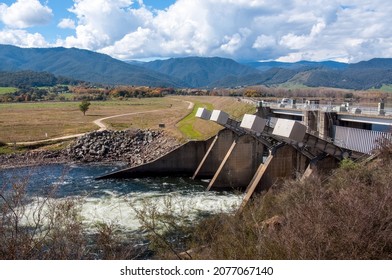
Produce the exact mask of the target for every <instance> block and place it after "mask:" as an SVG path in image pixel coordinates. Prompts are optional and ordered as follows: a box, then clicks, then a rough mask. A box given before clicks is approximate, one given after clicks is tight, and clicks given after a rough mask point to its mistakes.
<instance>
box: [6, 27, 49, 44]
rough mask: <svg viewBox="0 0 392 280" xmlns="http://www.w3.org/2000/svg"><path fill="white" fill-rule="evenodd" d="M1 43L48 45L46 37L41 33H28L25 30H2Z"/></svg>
mask: <svg viewBox="0 0 392 280" xmlns="http://www.w3.org/2000/svg"><path fill="white" fill-rule="evenodd" d="M0 44H5V45H14V46H19V47H26V48H32V47H48V46H49V45H48V44H47V42H46V40H45V38H44V37H43V36H42V35H41V34H39V33H34V34H32V33H28V32H27V31H25V30H2V31H0Z"/></svg>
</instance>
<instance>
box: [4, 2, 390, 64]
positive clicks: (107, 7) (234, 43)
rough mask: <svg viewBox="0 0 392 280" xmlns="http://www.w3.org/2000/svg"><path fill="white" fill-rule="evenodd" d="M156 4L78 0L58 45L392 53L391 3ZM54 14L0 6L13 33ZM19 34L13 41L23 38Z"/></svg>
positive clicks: (199, 51) (284, 53)
mask: <svg viewBox="0 0 392 280" xmlns="http://www.w3.org/2000/svg"><path fill="white" fill-rule="evenodd" d="M21 3H25V4H26V5H21ZM26 7H28V8H26ZM150 9H151V8H148V7H147V6H145V5H144V4H143V1H141V0H137V1H136V0H135V1H132V0H74V4H73V6H72V8H70V9H69V12H71V13H72V14H73V16H75V18H76V20H74V21H73V20H71V19H69V18H68V19H62V20H61V21H60V22H59V24H58V27H59V28H71V29H74V30H75V33H74V35H73V36H69V37H66V38H61V39H59V40H58V41H57V43H56V45H62V46H66V47H79V48H86V49H91V50H95V51H100V52H104V53H107V54H109V55H111V56H114V57H117V58H121V59H140V58H148V57H178V56H189V55H199V56H224V57H231V58H234V59H237V60H239V59H253V60H267V59H279V60H281V61H295V60H301V59H308V60H326V59H334V60H339V61H349V62H355V61H359V60H363V59H369V58H372V57H386V56H392V47H391V46H392V39H390V38H392V29H390V26H391V25H392V17H391V16H390V15H391V14H392V5H390V4H389V3H388V1H381V0H374V1H368V0H350V1H349V0H330V1H325V0H313V1H302V0H275V1H267V0H197V1H196V0H177V1H176V2H175V3H174V4H173V5H171V6H170V7H169V8H167V9H165V10H150ZM27 11H28V12H27ZM38 15H40V16H38ZM51 17H52V11H51V10H50V8H48V7H47V6H46V4H45V5H43V4H40V2H38V0H18V1H17V2H15V4H13V5H11V6H7V5H5V4H0V20H1V21H3V22H4V23H5V24H6V25H7V30H6V31H4V30H3V31H2V32H5V33H6V34H7V35H8V36H10V33H11V28H15V29H20V28H25V27H27V26H33V25H36V24H44V23H47V22H48V21H49V20H50V19H51ZM71 18H73V17H71ZM21 32H22V31H21V30H18V31H17V32H15V35H14V39H15V38H19V39H18V40H22V41H23V38H22V37H19V35H20V36H21V35H22V33H21ZM38 35H39V34H28V33H26V36H27V37H26V40H27V38H29V39H28V40H29V42H30V43H31V42H34V40H32V38H35V39H36V41H35V42H36V43H37V45H39V44H41V45H44V44H45V43H44V39H43V38H42V36H38ZM39 37H41V38H39ZM7 38H8V37H7ZM15 40H16V41H18V40H17V39H15ZM11 41H12V40H11ZM30 43H26V44H25V45H29V44H30Z"/></svg>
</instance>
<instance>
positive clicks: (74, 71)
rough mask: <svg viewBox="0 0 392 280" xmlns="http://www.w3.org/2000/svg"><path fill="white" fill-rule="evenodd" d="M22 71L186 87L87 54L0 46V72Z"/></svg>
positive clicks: (110, 60)
mask: <svg viewBox="0 0 392 280" xmlns="http://www.w3.org/2000/svg"><path fill="white" fill-rule="evenodd" d="M22 70H31V71H35V72H49V73H52V74H54V75H56V76H65V77H70V78H73V79H77V80H83V81H88V82H93V83H103V84H127V85H130V84H132V85H148V86H171V87H178V86H179V87H181V86H183V84H182V83H181V82H180V81H176V80H175V79H174V78H172V77H167V76H166V75H164V74H162V73H158V72H155V71H153V70H150V69H147V68H144V67H140V66H136V65H131V64H129V63H126V62H123V61H119V60H116V59H114V58H112V57H110V56H108V55H104V54H100V53H95V52H91V51H87V50H81V49H75V48H71V49H67V48H18V47H15V46H9V45H0V71H22Z"/></svg>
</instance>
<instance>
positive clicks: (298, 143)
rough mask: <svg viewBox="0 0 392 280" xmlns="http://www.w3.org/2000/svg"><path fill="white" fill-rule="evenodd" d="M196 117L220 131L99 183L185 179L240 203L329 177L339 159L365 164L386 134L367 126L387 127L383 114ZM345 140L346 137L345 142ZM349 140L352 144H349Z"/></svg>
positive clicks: (316, 111) (262, 110) (282, 111)
mask: <svg viewBox="0 0 392 280" xmlns="http://www.w3.org/2000/svg"><path fill="white" fill-rule="evenodd" d="M196 117H199V118H201V119H203V120H205V121H213V122H216V123H218V124H220V125H221V126H222V127H223V129H222V130H221V131H220V132H219V133H218V134H217V135H216V136H214V137H212V138H210V139H208V140H205V141H189V142H188V143H186V144H184V145H182V146H181V147H179V148H177V149H176V150H174V151H172V152H170V153H168V154H166V155H164V156H163V157H161V158H159V159H157V160H155V161H152V162H149V163H146V164H143V165H140V166H137V167H132V168H127V169H124V170H121V171H118V172H115V173H112V174H108V175H105V176H102V177H100V178H99V179H107V178H140V177H157V176H185V177H192V179H194V180H200V179H207V180H209V185H208V188H207V190H223V189H237V190H241V191H244V192H245V197H244V203H245V204H246V202H247V201H248V200H249V199H250V197H251V196H252V195H253V193H255V192H261V191H265V190H268V189H269V188H270V187H271V186H272V185H274V184H275V183H277V182H278V181H279V180H283V179H286V178H297V179H300V178H302V177H306V176H309V175H310V174H311V173H312V172H313V171H314V170H319V171H321V172H325V171H330V170H332V169H334V168H336V167H337V166H338V163H339V162H340V161H341V160H342V159H343V158H351V159H353V160H360V159H366V158H367V157H370V156H371V155H372V151H373V149H374V148H375V146H376V145H377V141H378V140H379V139H381V138H383V139H389V140H391V139H392V135H391V134H390V133H389V132H379V131H374V130H371V129H369V128H371V125H372V124H381V125H384V126H387V127H390V126H391V125H392V119H391V118H389V117H388V116H385V114H382V112H381V114H377V115H362V114H358V112H354V113H352V112H347V111H345V112H344V111H342V112H339V110H337V111H331V110H323V109H320V108H297V107H296V106H295V104H294V105H293V106H290V107H285V106H282V105H279V106H277V107H276V106H275V107H272V106H265V104H258V106H257V112H256V114H254V115H250V114H245V115H244V117H243V119H242V120H241V121H239V120H235V119H233V118H231V117H230V116H229V115H228V114H227V113H225V112H223V111H220V110H213V111H212V112H211V111H208V110H206V109H204V108H199V109H198V111H197V113H196ZM350 135H351V136H350ZM352 138H355V139H352Z"/></svg>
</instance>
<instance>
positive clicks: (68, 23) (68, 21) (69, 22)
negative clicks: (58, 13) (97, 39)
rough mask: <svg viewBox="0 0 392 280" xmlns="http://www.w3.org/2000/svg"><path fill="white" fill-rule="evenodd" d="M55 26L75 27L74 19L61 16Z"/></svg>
mask: <svg viewBox="0 0 392 280" xmlns="http://www.w3.org/2000/svg"><path fill="white" fill-rule="evenodd" d="M57 26H58V27H59V28H62V29H67V28H69V29H75V21H73V20H72V19H69V18H63V19H62V20H61V21H60V22H59V24H58V25H57Z"/></svg>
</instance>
